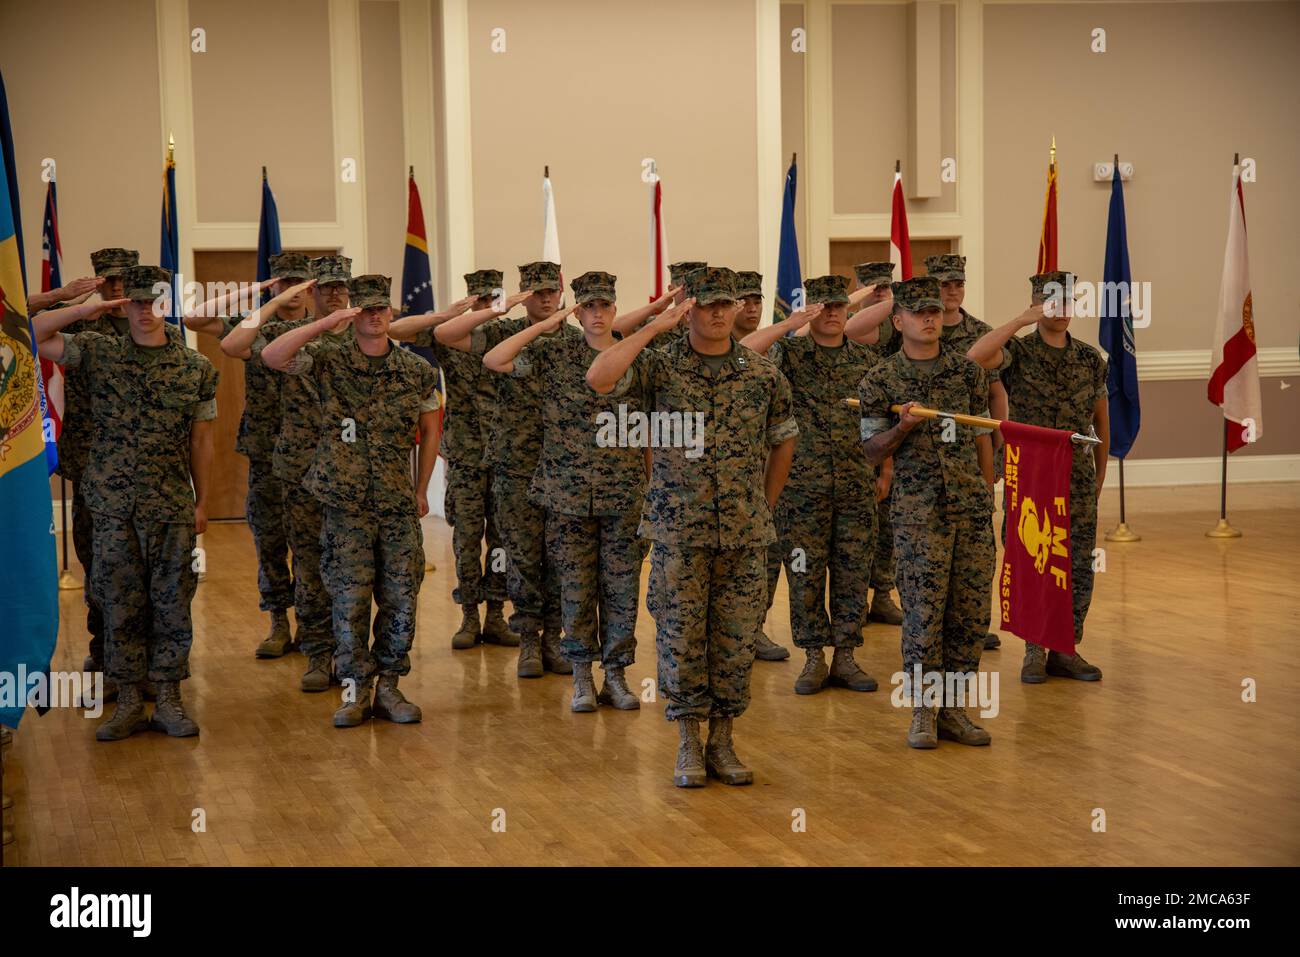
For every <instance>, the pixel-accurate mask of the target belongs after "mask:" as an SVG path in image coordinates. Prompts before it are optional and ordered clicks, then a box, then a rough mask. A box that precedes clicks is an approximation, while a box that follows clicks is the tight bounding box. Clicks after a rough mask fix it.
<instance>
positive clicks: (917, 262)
mask: <svg viewBox="0 0 1300 957" xmlns="http://www.w3.org/2000/svg"><path fill="white" fill-rule="evenodd" d="M954 245H955V243H954V240H951V239H913V240H912V272H913V274H914V275H917V276H924V275H925V257H926V256H937V255H939V254H940V253H950V252H953V246H954ZM888 259H889V240H887V239H862V240H856V239H836V240H832V241H831V272H832V273H833V274H835V275H837V276H846V277H848V280H849V287H850V288H852V287H853V286H854V285H856V280H855V278H854V275H853V267H854V266H856V265H857V264H858V263H871V262H886V261H887V260H888ZM900 278H901V277H900V276H898V275H897V273H895V275H894V279H895V280H897V279H900Z"/></svg>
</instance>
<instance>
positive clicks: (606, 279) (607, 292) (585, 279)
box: [569, 271, 618, 305]
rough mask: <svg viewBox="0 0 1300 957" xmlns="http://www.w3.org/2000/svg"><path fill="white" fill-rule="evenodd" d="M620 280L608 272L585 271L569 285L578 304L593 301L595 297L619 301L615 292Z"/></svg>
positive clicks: (608, 300)
mask: <svg viewBox="0 0 1300 957" xmlns="http://www.w3.org/2000/svg"><path fill="white" fill-rule="evenodd" d="M617 282H618V277H617V276H615V275H613V274H612V273H607V272H599V271H593V272H584V273H583V274H582V275H581V276H579V277H578V278H577V279H575V280H573V282H571V283H569V286H570V287H571V288H572V289H573V295H574V297H575V298H574V301H575V302H576V303H577V304H578V305H582V304H583V303H585V302H591V301H592V300H593V299H604V300H606V301H607V302H615V301H617V298H618V297H617V296H616V295H615V293H614V285H615V283H617Z"/></svg>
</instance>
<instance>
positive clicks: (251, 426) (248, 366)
mask: <svg viewBox="0 0 1300 957" xmlns="http://www.w3.org/2000/svg"><path fill="white" fill-rule="evenodd" d="M242 321H243V317H241V316H223V317H222V319H221V332H220V333H219V334H218V336H217V338H218V339H224V338H225V337H226V336H228V335H229V334H230V331H231V330H232V329H234V328H235V327H236V326H238V325H239V324H240V323H241V322H242ZM311 321H312V317H311V316H304V317H303V318H302V319H297V320H284V319H280V318H279V317H278V316H276V317H272V318H271V319H270V320H269V321H267V322H265V323H264V324H263V325H262V327H261V329H260V330H259V335H260V337H261V342H260V345H259V344H258V343H257V342H255V343H254V346H255V348H254V350H253V351H254V354H255V355H257V354H258V353H260V351H261V347H262V346H265V345H266V343H267V342H270V341H271V340H272V339H274V338H275V335H279V334H282V333H283V332H285V331H286V330H288V329H293V328H296V327H297V326H300V325H304V324H306V323H308V322H311ZM272 330H274V334H272ZM283 381H284V377H283V376H281V375H280V374H279V373H277V372H276V371H275V370H274V369H269V368H267V367H266V366H265V365H264V364H263V363H262V362H261V361H253V360H252V359H250V360H249V361H248V362H245V363H244V411H243V414H242V415H241V416H240V417H239V431H238V432H237V433H236V434H235V451H236V452H238V453H239V454H240V455H244V456H247V457H248V459H249V460H250V462H254V461H258V462H265V463H267V466H268V467H269V466H270V463H271V458H272V456H273V455H274V454H275V440H276V436H277V435H278V434H279V431H280V390H281V387H282V384H283Z"/></svg>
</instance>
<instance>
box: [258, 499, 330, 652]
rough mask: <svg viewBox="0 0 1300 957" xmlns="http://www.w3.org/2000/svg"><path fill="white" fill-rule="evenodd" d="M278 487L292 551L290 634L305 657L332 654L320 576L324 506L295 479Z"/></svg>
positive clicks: (326, 600)
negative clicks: (292, 629) (292, 625)
mask: <svg viewBox="0 0 1300 957" xmlns="http://www.w3.org/2000/svg"><path fill="white" fill-rule="evenodd" d="M281 491H282V492H283V493H284V499H283V503H282V504H283V512H284V530H285V537H286V539H287V541H288V544H289V548H290V549H291V550H292V551H293V609H294V618H295V620H296V622H297V630H296V631H295V632H294V637H295V638H296V639H297V640H298V642H299V643H300V646H301V649H302V653H303V654H304V655H306V656H307V657H308V658H310V657H312V656H313V655H328V654H332V653H333V652H334V633H333V630H332V626H331V620H330V615H331V606H330V596H329V592H328V591H326V590H325V582H324V581H323V580H322V579H321V527H322V523H323V521H324V514H325V513H324V509H323V508H322V507H321V504H320V502H318V501H316V499H315V498H313V497H312V496H311V495H310V494H308V492H307V490H306V489H304V488H303V487H302V486H301V485H300V484H299V483H297V482H283V483H281ZM259 584H260V582H259ZM285 607H287V606H285Z"/></svg>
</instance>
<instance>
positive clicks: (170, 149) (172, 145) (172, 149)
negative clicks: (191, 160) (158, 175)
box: [167, 133, 176, 163]
mask: <svg viewBox="0 0 1300 957" xmlns="http://www.w3.org/2000/svg"><path fill="white" fill-rule="evenodd" d="M175 156H176V137H174V136H172V134H171V133H168V134H167V161H168V162H169V163H170V162H171V161H172V159H173V158H174V157H175Z"/></svg>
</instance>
